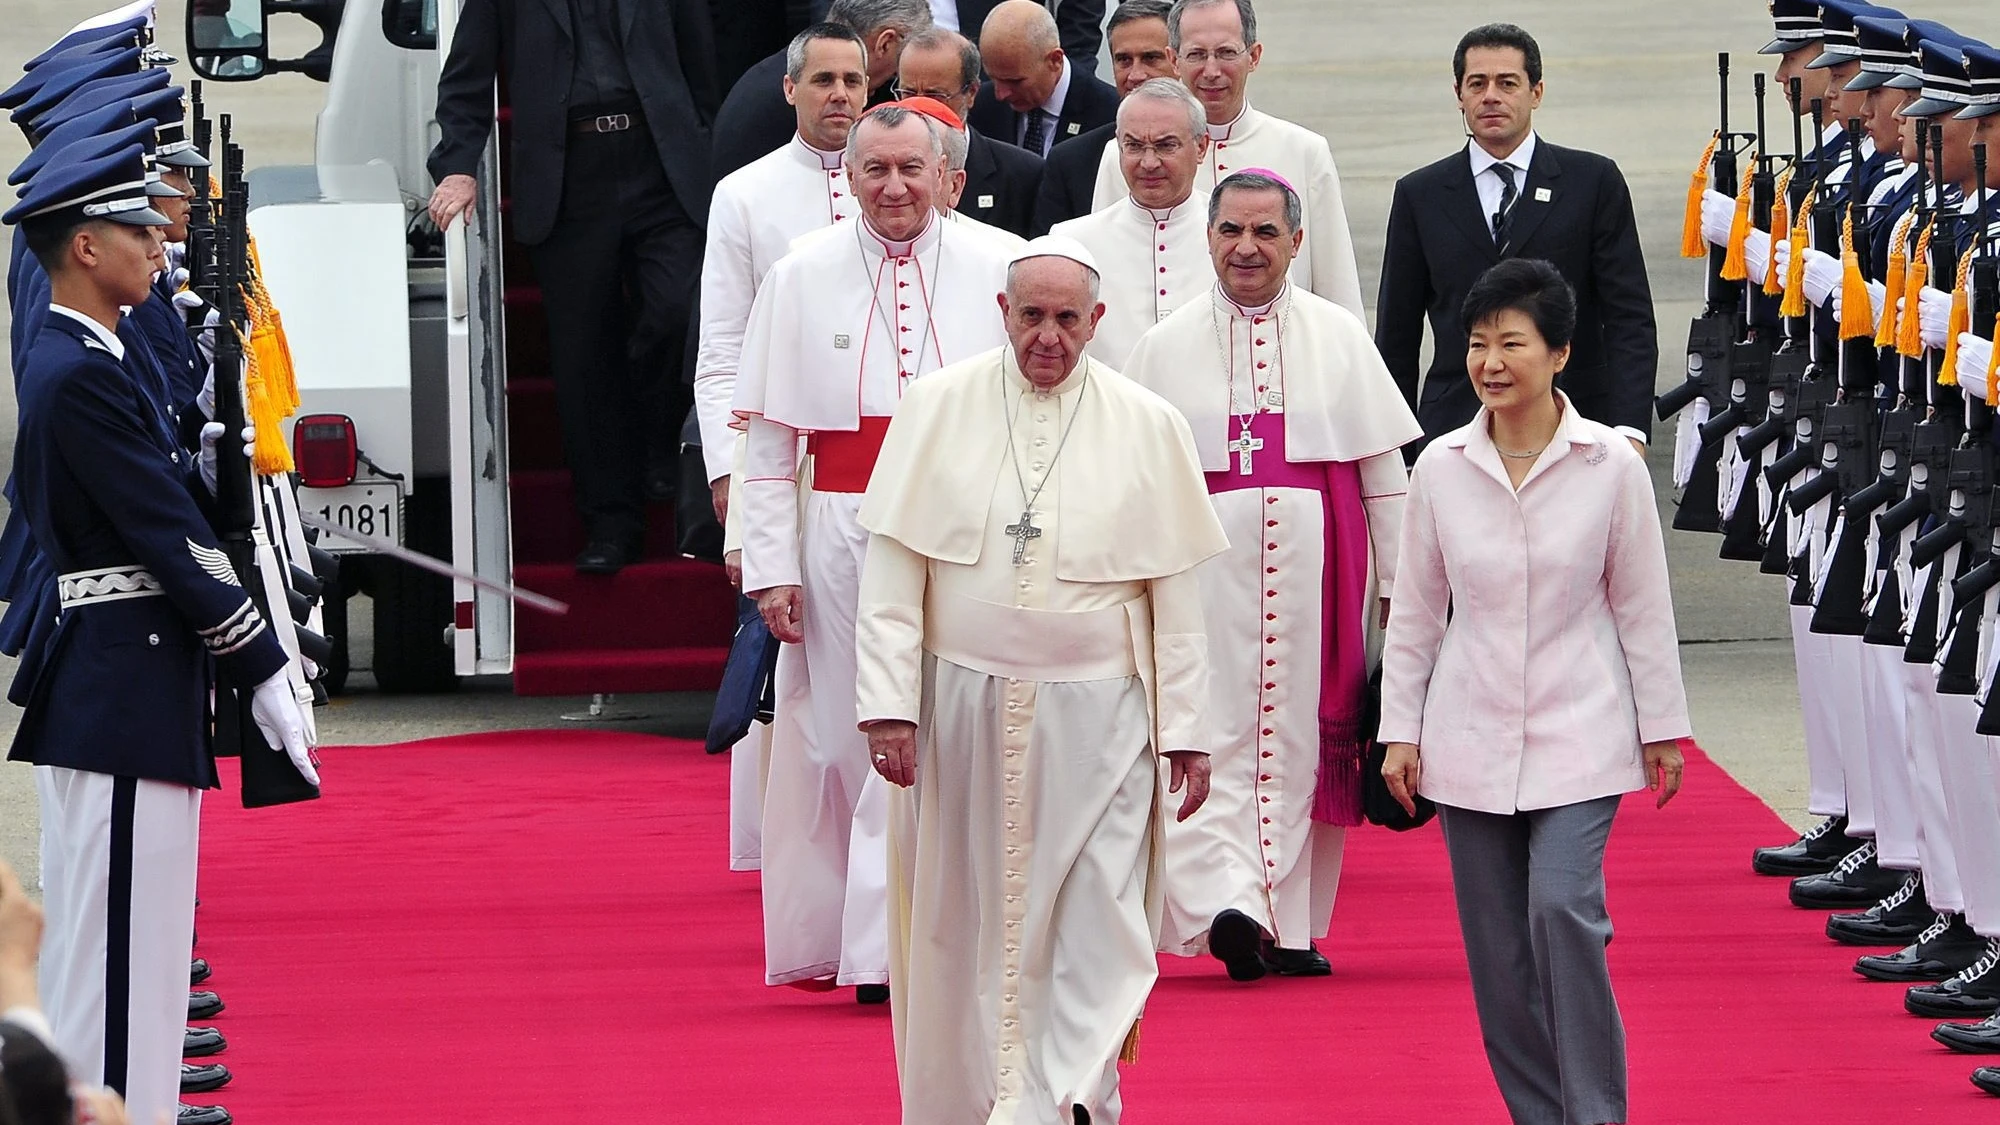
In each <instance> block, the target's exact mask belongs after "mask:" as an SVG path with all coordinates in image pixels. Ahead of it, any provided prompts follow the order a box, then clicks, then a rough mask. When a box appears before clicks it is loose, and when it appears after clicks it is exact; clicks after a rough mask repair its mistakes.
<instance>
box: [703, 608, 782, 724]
mask: <svg viewBox="0 0 2000 1125" xmlns="http://www.w3.org/2000/svg"><path fill="white" fill-rule="evenodd" d="M782 647H783V645H781V644H780V643H779V641H778V638H776V637H773V636H772V635H771V630H770V629H769V628H768V627H766V626H765V624H764V617H763V615H762V614H760V613H758V612H757V603H756V602H753V601H751V600H750V599H749V598H746V597H743V596H741V595H738V596H737V602H736V639H735V640H734V641H732V642H730V645H729V661H728V663H726V664H724V665H723V667H722V686H721V687H720V688H718V689H717V690H716V693H715V710H714V711H712V712H710V714H709V718H708V738H707V740H706V741H707V749H708V752H709V753H711V754H720V753H722V752H723V751H725V750H727V749H729V748H730V747H731V746H734V745H736V744H737V743H738V742H741V741H742V740H743V738H744V736H745V735H747V734H749V733H750V724H751V723H752V722H754V721H756V720H759V719H761V720H763V721H764V722H767V723H768V722H770V721H771V714H772V711H773V709H774V708H775V706H776V703H777V699H776V696H777V690H776V689H777V683H776V680H777V670H778V651H779V650H780V649H781V648H782Z"/></svg>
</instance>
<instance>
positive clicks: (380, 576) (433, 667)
mask: <svg viewBox="0 0 2000 1125" xmlns="http://www.w3.org/2000/svg"><path fill="white" fill-rule="evenodd" d="M445 488H446V485H445V482H444V481H441V480H440V481H422V482H419V483H418V486H417V487H416V488H415V489H413V490H411V492H410V494H409V495H408V496H406V497H404V499H403V545H404V546H406V547H408V548H410V549H411V550H413V551H422V552H423V553H424V554H427V555H430V556H432V557H433V558H441V559H447V558H450V557H451V503H450V500H449V497H448V494H447V493H446V491H445ZM368 563H369V569H370V570H372V571H373V572H374V573H373V574H372V575H371V578H372V579H373V581H372V582H371V583H370V585H371V586H372V587H373V588H374V592H375V683H376V686H378V687H380V688H381V689H382V690H383V691H384V692H388V693H390V694H394V695H414V694H421V693H428V692H441V691H451V690H453V689H454V688H456V687H457V686H458V675H457V673H456V671H454V669H453V665H452V651H451V646H450V644H448V643H447V642H446V640H445V630H446V629H447V628H448V627H449V626H450V625H451V622H452V602H451V580H450V579H449V578H445V577H443V576H441V575H436V574H432V573H430V572H429V571H424V570H418V569H417V568H416V567H413V566H411V565H409V564H408V563H402V562H397V561H396V560H394V559H386V558H373V559H369V560H368Z"/></svg>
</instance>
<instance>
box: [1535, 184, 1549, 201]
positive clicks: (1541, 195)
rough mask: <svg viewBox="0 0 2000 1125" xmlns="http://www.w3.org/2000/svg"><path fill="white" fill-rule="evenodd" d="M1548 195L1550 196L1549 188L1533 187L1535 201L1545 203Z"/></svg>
mask: <svg viewBox="0 0 2000 1125" xmlns="http://www.w3.org/2000/svg"><path fill="white" fill-rule="evenodd" d="M1549 196H1550V192H1549V189H1547V188H1545V187H1538V188H1536V189H1535V202H1537V203H1547V202H1548V201H1549Z"/></svg>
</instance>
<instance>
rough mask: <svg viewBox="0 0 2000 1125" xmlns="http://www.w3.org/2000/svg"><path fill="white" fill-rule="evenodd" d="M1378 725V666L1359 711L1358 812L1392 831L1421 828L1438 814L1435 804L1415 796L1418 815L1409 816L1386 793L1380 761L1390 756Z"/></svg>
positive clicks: (1380, 713) (1379, 705) (1380, 710)
mask: <svg viewBox="0 0 2000 1125" xmlns="http://www.w3.org/2000/svg"><path fill="white" fill-rule="evenodd" d="M1381 724H1382V669H1381V668H1380V667H1379V666H1378V667H1377V668H1376V669H1375V674H1374V675H1372V676H1370V677H1368V692H1367V695H1366V698H1365V700H1364V702H1363V704H1362V710H1361V732H1362V737H1364V738H1366V739H1367V740H1368V750H1367V753H1366V754H1364V755H1363V757H1362V760H1361V815H1363V816H1365V817H1367V818H1368V823H1370V824H1379V825H1381V826H1382V827H1384V828H1387V829H1389V830H1390V831H1391V832H1408V831H1409V830H1410V829H1412V828H1422V827H1423V826H1424V825H1426V824H1429V823H1430V822H1431V818H1432V817H1434V816H1436V815H1437V811H1438V810H1437V805H1436V804H1434V803H1432V801H1431V800H1430V798H1428V797H1424V796H1418V797H1417V799H1416V806H1417V814H1416V815H1415V816H1411V815H1410V814H1409V813H1407V812H1404V811H1403V806H1402V805H1401V804H1399V803H1398V802H1397V801H1396V798H1395V796H1394V795H1393V794H1391V793H1390V792H1389V783H1388V782H1386V781H1384V780H1382V764H1383V763H1384V762H1386V761H1388V759H1389V748H1388V746H1386V745H1384V744H1383V743H1382V742H1381V740H1379V739H1377V738H1376V737H1375V732H1376V731H1378V730H1380V729H1381Z"/></svg>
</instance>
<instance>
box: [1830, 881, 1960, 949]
mask: <svg viewBox="0 0 2000 1125" xmlns="http://www.w3.org/2000/svg"><path fill="white" fill-rule="evenodd" d="M1936 917H1937V914H1936V912H1934V911H1933V910H1931V908H1930V905H1929V904H1928V903H1926V902H1925V901H1924V879H1923V876H1921V875H1919V874H1917V873H1916V872H1914V871H1912V872H1910V873H1909V874H1908V875H1906V876H1904V877H1903V885H1902V886H1900V887H1897V888H1896V889H1895V891H1894V892H1893V893H1891V894H1890V895H1889V897H1888V898H1885V899H1883V900H1882V901H1881V902H1878V903H1876V904H1875V905H1873V906H1871V907H1869V908H1868V909H1866V910H1863V911H1859V912H1857V913H1853V914H1835V915H1832V916H1831V917H1829V918H1827V920H1826V936H1828V937H1830V938H1832V939H1833V940H1835V941H1837V942H1839V943H1841V944H1842V945H1908V944H1910V943H1911V942H1913V941H1915V940H1917V935H1918V934H1920V933H1923V932H1924V930H1925V929H1927V928H1929V926H1930V924H1931V921H1932V920H1933V919H1935V918H1936Z"/></svg>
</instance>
